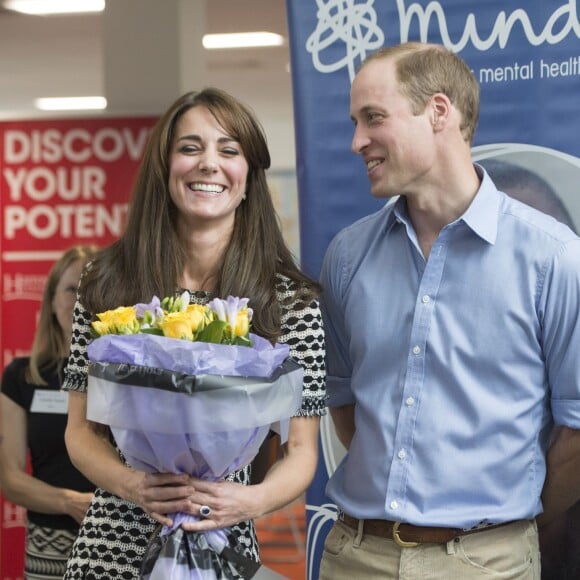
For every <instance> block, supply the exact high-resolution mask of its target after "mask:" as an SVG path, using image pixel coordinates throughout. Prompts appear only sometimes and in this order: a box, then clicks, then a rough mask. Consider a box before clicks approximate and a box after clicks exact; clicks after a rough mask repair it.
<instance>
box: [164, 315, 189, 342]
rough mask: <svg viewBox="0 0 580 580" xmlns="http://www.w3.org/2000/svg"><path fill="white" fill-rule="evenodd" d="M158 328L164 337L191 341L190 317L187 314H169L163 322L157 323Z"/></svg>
mask: <svg viewBox="0 0 580 580" xmlns="http://www.w3.org/2000/svg"><path fill="white" fill-rule="evenodd" d="M159 327H160V328H161V332H163V335H164V336H168V337H169V338H183V339H185V340H193V329H192V327H191V316H190V314H189V313H188V312H186V311H184V312H170V313H169V314H166V315H165V316H164V318H163V320H160V321H159Z"/></svg>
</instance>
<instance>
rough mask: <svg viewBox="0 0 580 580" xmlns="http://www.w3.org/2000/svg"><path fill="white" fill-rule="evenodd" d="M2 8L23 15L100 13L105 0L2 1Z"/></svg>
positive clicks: (103, 7)
mask: <svg viewBox="0 0 580 580" xmlns="http://www.w3.org/2000/svg"><path fill="white" fill-rule="evenodd" d="M3 6H4V8H6V9H7V10H14V11H15V12H23V13H24V14H71V13H73V12H102V11H103V10H104V9H105V0H4V2H3Z"/></svg>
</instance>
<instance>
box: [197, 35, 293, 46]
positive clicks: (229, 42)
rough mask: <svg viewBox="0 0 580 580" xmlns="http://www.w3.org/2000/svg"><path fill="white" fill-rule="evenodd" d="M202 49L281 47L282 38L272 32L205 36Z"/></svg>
mask: <svg viewBox="0 0 580 580" xmlns="http://www.w3.org/2000/svg"><path fill="white" fill-rule="evenodd" d="M202 42H203V46H204V48H208V49H214V48H252V47H260V46H282V45H283V44H284V37H283V36H282V35H280V34H275V33H274V32H236V33H233V34H205V35H204V37H203V40H202Z"/></svg>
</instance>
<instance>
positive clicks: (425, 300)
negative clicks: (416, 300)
mask: <svg viewBox="0 0 580 580" xmlns="http://www.w3.org/2000/svg"><path fill="white" fill-rule="evenodd" d="M421 300H422V302H423V304H429V302H431V298H429V295H428V294H425V296H423V298H421Z"/></svg>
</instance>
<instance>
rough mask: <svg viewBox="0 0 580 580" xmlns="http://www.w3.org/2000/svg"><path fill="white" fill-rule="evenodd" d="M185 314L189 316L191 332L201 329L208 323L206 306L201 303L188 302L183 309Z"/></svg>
mask: <svg viewBox="0 0 580 580" xmlns="http://www.w3.org/2000/svg"><path fill="white" fill-rule="evenodd" d="M185 314H186V315H188V316H189V320H190V324H191V330H192V332H194V333H195V332H198V331H200V330H203V329H204V328H205V326H206V324H207V323H208V321H209V319H208V314H209V313H208V308H207V306H202V305H201V304H190V305H189V306H188V307H187V308H186V309H185Z"/></svg>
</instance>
